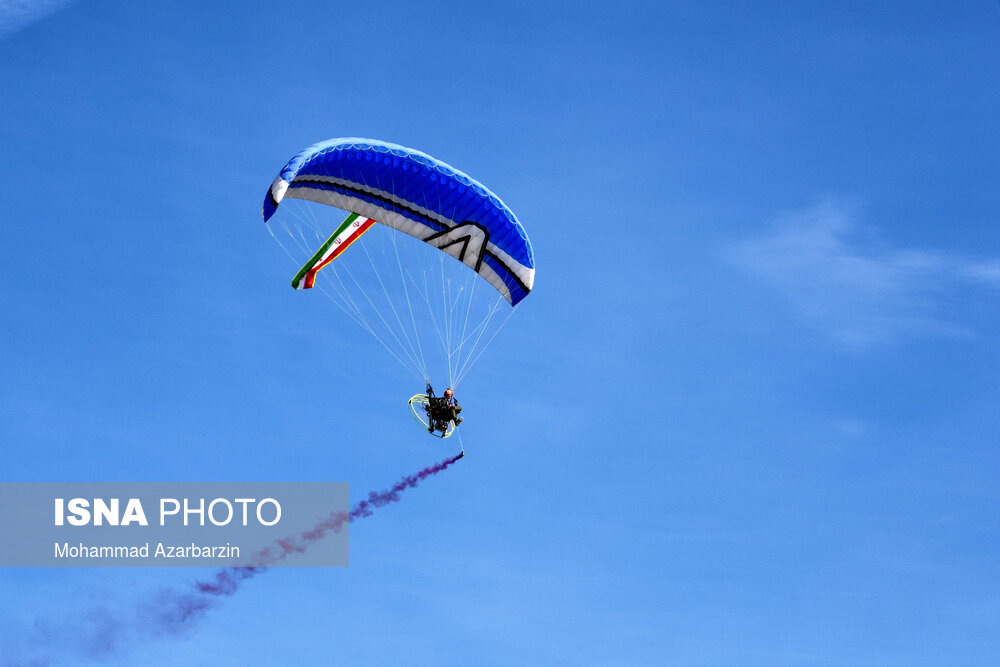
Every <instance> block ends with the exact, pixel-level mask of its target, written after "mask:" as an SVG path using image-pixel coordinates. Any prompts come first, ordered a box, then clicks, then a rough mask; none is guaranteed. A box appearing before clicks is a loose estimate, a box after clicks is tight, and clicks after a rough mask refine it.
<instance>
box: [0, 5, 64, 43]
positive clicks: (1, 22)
mask: <svg viewBox="0 0 1000 667" xmlns="http://www.w3.org/2000/svg"><path fill="white" fill-rule="evenodd" d="M72 2H73V0H0V39H3V38H4V37H9V36H10V35H13V34H14V33H16V32H18V31H19V30H23V29H24V28H26V27H28V26H29V25H31V24H32V23H36V22H38V21H41V20H42V19H44V18H45V17H47V16H49V15H51V14H54V13H55V12H57V11H59V10H60V9H62V8H63V7H66V6H68V5H70V4H72Z"/></svg>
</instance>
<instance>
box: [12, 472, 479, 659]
mask: <svg viewBox="0 0 1000 667" xmlns="http://www.w3.org/2000/svg"><path fill="white" fill-rule="evenodd" d="M464 455H465V452H462V453H461V454H458V455H456V456H452V457H451V458H448V459H445V460H444V461H441V462H440V463H435V464H434V465H432V466H429V467H427V468H424V469H423V470H421V471H420V472H417V473H415V474H413V475H407V476H406V477H404V478H403V479H401V480H399V481H398V482H396V483H395V484H394V485H393V486H392V487H391V488H389V489H386V490H383V491H372V492H370V493H369V494H368V497H367V498H365V499H364V500H362V501H360V502H358V503H357V504H356V505H354V507H353V508H352V509H351V511H350V512H333V513H331V514H330V516H328V517H326V518H325V519H323V520H322V521H320V522H319V523H318V524H316V525H315V526H313V527H312V528H310V529H309V530H307V531H305V532H303V533H301V534H299V535H297V536H294V537H288V538H285V539H281V540H277V541H276V542H275V543H274V544H273V545H272V546H270V547H267V548H265V549H262V550H261V551H259V552H258V553H257V554H255V555H254V556H253V558H252V559H251V563H253V565H251V566H248V567H224V568H220V569H219V570H218V571H216V573H215V575H214V576H213V577H211V579H210V580H208V581H196V582H194V584H193V585H192V587H191V589H188V590H174V589H164V590H162V591H160V592H159V593H157V594H155V595H153V596H152V597H151V598H150V599H148V600H145V601H143V602H142V603H140V604H138V605H137V606H136V607H135V608H133V609H131V610H130V611H129V613H121V612H118V613H113V612H112V611H110V610H109V608H107V607H101V608H97V609H92V610H90V611H88V613H87V614H84V615H83V616H82V618H83V621H82V622H80V621H79V620H78V619H79V618H80V617H79V616H78V617H77V621H76V622H74V623H65V622H64V623H54V622H52V621H48V620H45V619H39V620H38V621H36V622H35V627H34V628H33V630H32V632H30V633H26V634H22V635H20V636H19V637H16V638H14V637H11V638H10V641H7V639H8V638H7V637H3V636H0V667H6V666H7V665H38V666H41V665H49V664H51V663H52V661H53V660H55V659H56V654H60V653H61V654H63V655H65V654H66V653H69V654H75V655H77V656H82V657H86V658H90V659H102V658H108V657H110V656H112V655H114V654H115V653H116V652H117V651H118V650H119V649H121V648H122V646H124V645H126V644H128V643H131V642H137V641H147V640H149V639H154V638H160V637H180V636H184V635H186V634H189V633H190V632H191V631H192V630H193V629H194V627H195V624H196V623H197V621H199V620H200V619H201V618H203V617H204V616H205V614H207V613H208V611H209V610H210V609H212V608H213V607H214V606H215V605H216V604H217V603H218V601H219V598H224V597H229V596H231V595H233V594H235V593H236V591H237V590H239V587H240V585H241V584H242V583H243V582H244V581H247V580H248V579H252V578H253V577H255V576H257V575H258V574H260V573H262V572H265V571H267V569H268V566H269V565H273V564H274V563H276V562H278V561H280V560H281V559H283V558H285V557H286V556H288V555H289V554H293V553H301V552H302V551H305V550H306V549H307V548H308V547H309V545H310V544H311V543H312V542H315V541H316V540H320V539H322V538H323V537H324V536H325V535H327V534H328V533H330V532H339V531H340V530H342V529H343V527H344V525H345V524H348V523H352V522H353V521H355V520H357V519H363V518H365V517H369V516H371V515H372V514H374V512H375V510H376V509H378V508H380V507H385V506H386V505H389V504H391V503H396V502H399V501H400V499H401V497H402V493H403V491H405V490H407V489H412V488H413V487H415V486H417V485H418V484H419V483H420V482H422V481H423V480H425V479H427V478H428V477H431V476H433V475H436V474H438V473H439V472H441V471H442V470H445V469H447V468H448V467H449V466H450V465H451V464H453V463H455V461H457V460H459V459H460V458H462V456H464ZM4 644H7V646H4Z"/></svg>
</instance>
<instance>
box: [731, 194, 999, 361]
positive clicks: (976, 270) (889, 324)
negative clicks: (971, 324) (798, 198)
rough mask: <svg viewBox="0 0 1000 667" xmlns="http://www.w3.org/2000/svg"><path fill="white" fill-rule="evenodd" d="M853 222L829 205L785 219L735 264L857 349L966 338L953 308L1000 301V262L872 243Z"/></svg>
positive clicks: (736, 250) (735, 253)
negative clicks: (958, 301) (967, 301)
mask: <svg viewBox="0 0 1000 667" xmlns="http://www.w3.org/2000/svg"><path fill="white" fill-rule="evenodd" d="M853 217H854V215H853V212H852V211H851V210H850V208H848V207H845V206H843V205H840V204H837V203H824V204H821V205H819V206H817V207H815V208H812V209H809V210H805V211H799V212H796V213H794V214H791V215H789V216H787V217H785V218H783V219H782V220H780V221H779V222H778V223H777V224H775V225H774V226H773V227H772V228H771V229H770V230H769V231H768V232H767V233H765V234H763V235H761V236H759V237H756V238H751V239H748V240H746V241H744V242H742V243H740V244H738V245H736V246H735V247H733V248H731V249H730V253H729V256H730V258H731V259H733V260H734V261H735V262H736V264H737V265H739V266H740V267H741V268H743V269H744V270H745V271H747V272H748V273H749V274H751V275H753V276H756V277H757V278H758V279H760V280H761V281H763V282H764V283H766V284H767V285H769V286H770V287H771V288H772V289H774V290H775V291H776V292H777V293H779V294H780V295H781V296H782V297H783V298H784V299H785V300H786V301H787V302H788V304H789V306H790V307H791V309H792V310H793V311H794V312H795V313H796V314H797V315H798V316H799V317H800V318H801V319H802V321H803V322H805V323H806V324H808V325H809V326H812V327H814V328H816V329H818V330H819V331H821V332H822V333H824V334H827V335H829V336H831V337H833V338H834V339H836V340H838V341H840V342H843V343H846V344H849V345H855V346H869V345H872V344H877V343H880V342H885V341H888V340H890V339H894V338H896V337H899V336H901V335H949V336H954V335H965V334H968V333H969V331H967V329H966V328H965V327H963V326H962V324H961V323H960V322H958V321H956V319H955V318H954V317H951V316H949V310H950V309H949V307H948V304H949V303H953V302H954V299H955V298H956V297H957V296H958V295H960V294H963V295H965V297H966V298H968V295H969V294H972V295H973V296H976V295H979V296H982V297H984V298H986V297H987V296H989V297H991V298H995V297H996V296H997V294H998V292H997V291H996V290H1000V258H986V259H983V258H978V259H977V258H968V257H961V256H957V255H955V254H952V253H948V252H942V251H935V250H918V249H908V248H893V247H885V246H884V245H881V244H876V243H873V242H870V241H866V240H865V235H864V234H863V232H864V231H865V230H863V229H860V228H859V227H858V226H857V225H855V223H854V222H853Z"/></svg>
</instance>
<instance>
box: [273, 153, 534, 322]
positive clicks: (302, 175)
mask: <svg viewBox="0 0 1000 667" xmlns="http://www.w3.org/2000/svg"><path fill="white" fill-rule="evenodd" d="M285 197H292V198H297V199H308V200H310V201H314V202H318V203H321V204H327V205H330V206H335V207H337V208H340V209H343V210H345V211H351V212H354V213H357V214H358V215H359V216H363V217H365V218H367V219H370V220H374V221H377V222H379V223H381V224H383V225H387V226H389V227H392V228H394V229H396V230H398V231H400V232H403V233H405V234H409V235H410V236H413V237H415V238H417V239H420V240H421V241H424V242H425V243H428V244H430V245H432V246H433V247H435V248H438V249H440V250H442V251H444V252H446V253H448V254H449V255H451V256H452V257H455V258H456V259H458V260H459V261H460V262H462V263H463V264H465V265H466V266H468V267H469V268H471V269H472V270H474V271H475V272H476V273H478V274H479V275H481V276H482V277H483V278H485V279H486V280H488V281H489V282H490V284H491V285H493V287H495V288H496V289H497V290H498V291H499V292H500V293H501V294H502V295H503V296H504V298H505V299H506V300H507V301H508V303H510V305H512V306H516V305H517V304H518V302H520V301H521V300H522V299H523V298H524V297H525V296H527V295H528V293H529V292H530V291H531V288H532V284H533V283H534V277H535V268H534V267H535V264H534V256H533V252H532V249H531V243H530V242H529V241H528V235H527V233H526V232H525V231H524V228H523V227H522V226H521V223H520V222H518V220H517V217H516V216H515V215H514V213H513V212H512V211H511V210H510V209H509V208H508V207H507V206H506V205H505V204H504V203H503V202H502V201H501V200H500V198H499V197H497V196H496V195H495V194H493V193H492V192H491V191H490V190H489V189H487V188H486V186H484V185H483V184H482V183H480V182H478V181H476V180H474V179H472V178H470V177H469V176H467V175H466V174H464V173H462V172H461V171H459V170H457V169H455V168H454V167H451V166H449V165H447V164H445V163H444V162H441V161H440V160H436V159H435V158H432V157H431V156H429V155H427V154H426V153H422V152H420V151H417V150H413V149H412V148H406V147H404V146H399V145H397V144H391V143H386V142H384V141H376V140H372V139H358V138H346V139H330V140H328V141H324V142H321V143H318V144H315V145H313V146H310V147H309V148H307V149H305V150H303V151H302V152H300V153H299V154H298V155H296V156H295V157H293V158H292V159H291V160H289V161H288V164H286V165H285V167H284V168H283V169H282V170H281V173H279V174H278V177H277V178H275V179H274V182H273V183H272V184H271V188H270V189H269V190H268V193H267V196H266V197H265V199H264V206H263V208H262V210H261V214H262V215H263V217H264V220H265V221H267V220H269V219H270V218H271V216H272V215H274V213H275V212H276V211H277V209H278V206H280V204H281V202H282V200H283V199H284V198H285Z"/></svg>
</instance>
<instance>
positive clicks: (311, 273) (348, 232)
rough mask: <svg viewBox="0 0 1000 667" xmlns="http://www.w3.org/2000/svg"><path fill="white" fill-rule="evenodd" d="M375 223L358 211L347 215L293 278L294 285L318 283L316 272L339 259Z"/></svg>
mask: <svg viewBox="0 0 1000 667" xmlns="http://www.w3.org/2000/svg"><path fill="white" fill-rule="evenodd" d="M374 224H375V221H374V220H369V219H368V218H365V217H363V216H360V215H358V214H357V213H351V214H350V215H349V216H347V219H346V220H344V222H343V224H341V225H340V227H338V228H337V231H335V232H334V233H333V234H332V235H331V236H330V238H328V239H327V240H326V242H325V243H324V244H323V245H322V246H321V247H320V249H319V250H317V251H316V254H315V255H313V256H312V259H310V260H309V261H308V262H306V263H305V266H303V267H302V268H301V269H299V272H298V273H296V274H295V278H294V279H292V287H294V288H295V289H309V288H310V287H312V286H313V285H314V284H316V273H317V272H318V271H319V270H320V269H322V268H323V267H324V266H326V265H327V264H329V263H330V262H332V261H333V260H335V259H337V257H338V256H339V255H340V253H342V252H344V251H345V250H347V246H349V245H351V244H352V243H354V242H355V241H357V240H358V239H359V238H361V235H362V234H364V233H365V232H367V231H368V228H369V227H371V226H372V225H374Z"/></svg>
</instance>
